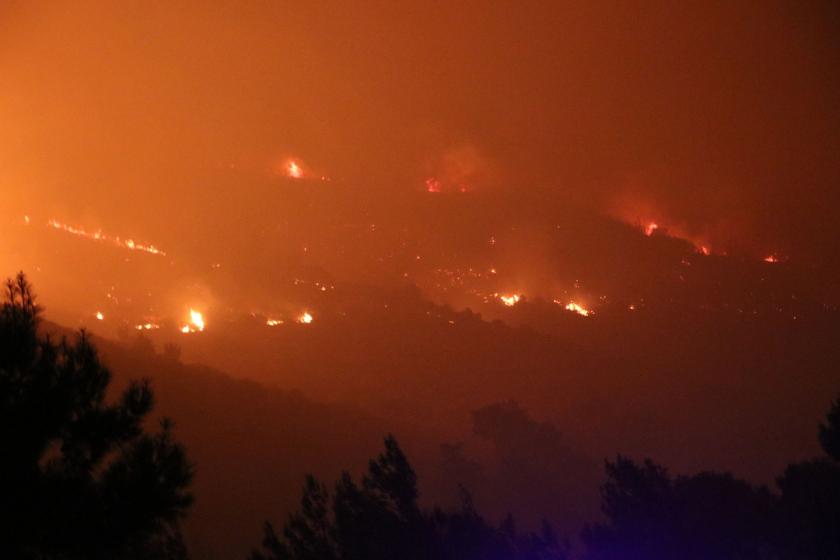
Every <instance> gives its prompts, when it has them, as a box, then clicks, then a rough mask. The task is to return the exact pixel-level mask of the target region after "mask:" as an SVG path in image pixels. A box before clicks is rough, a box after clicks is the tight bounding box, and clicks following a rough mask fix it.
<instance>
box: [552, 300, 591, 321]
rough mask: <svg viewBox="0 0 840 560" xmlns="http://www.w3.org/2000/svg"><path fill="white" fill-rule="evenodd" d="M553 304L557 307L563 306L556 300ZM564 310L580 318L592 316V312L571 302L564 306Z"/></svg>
mask: <svg viewBox="0 0 840 560" xmlns="http://www.w3.org/2000/svg"><path fill="white" fill-rule="evenodd" d="M554 303H556V304H557V305H563V302H561V301H560V300H557V299H555V300H554ZM564 309H566V310H567V311H573V312H575V313H577V314H578V315H580V316H581V317H589V316H590V315H593V312H592V311H591V310H589V309H587V308H585V307H583V306H582V305H580V304H579V303H575V302H573V301H570V302H569V303H567V304H566V305H565V307H564Z"/></svg>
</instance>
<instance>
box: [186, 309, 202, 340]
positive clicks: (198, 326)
mask: <svg viewBox="0 0 840 560" xmlns="http://www.w3.org/2000/svg"><path fill="white" fill-rule="evenodd" d="M203 330H204V315H202V314H201V312H199V311H196V310H195V309H190V322H189V323H188V324H186V325H184V326H183V327H181V332H182V333H184V334H187V333H194V332H201V331H203Z"/></svg>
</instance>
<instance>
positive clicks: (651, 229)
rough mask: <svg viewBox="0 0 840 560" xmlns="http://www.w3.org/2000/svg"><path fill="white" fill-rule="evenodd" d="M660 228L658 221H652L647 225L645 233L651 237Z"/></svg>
mask: <svg viewBox="0 0 840 560" xmlns="http://www.w3.org/2000/svg"><path fill="white" fill-rule="evenodd" d="M658 229H659V224H657V223H656V222H650V223H649V224H648V225H646V226H645V235H647V236H648V237H650V236H651V235H653V232H655V231H656V230H658Z"/></svg>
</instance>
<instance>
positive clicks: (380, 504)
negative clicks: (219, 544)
mask: <svg viewBox="0 0 840 560" xmlns="http://www.w3.org/2000/svg"><path fill="white" fill-rule="evenodd" d="M565 558H566V546H565V543H561V542H559V541H558V539H557V538H556V537H555V535H554V533H553V531H552V530H551V529H550V528H549V527H548V526H546V527H544V528H543V531H542V532H541V533H540V534H539V535H537V534H531V533H529V534H520V533H518V532H517V531H516V528H515V526H514V524H513V521H512V520H510V519H508V520H506V522H505V523H503V524H502V526H501V527H494V526H492V525H490V524H489V523H487V522H486V521H485V520H484V519H483V518H482V517H481V516H480V515H479V514H478V513H477V512H476V511H475V510H474V508H473V507H472V505H471V503H470V501H469V499H468V498H465V499H464V501H463V506H462V508H461V509H460V510H458V511H454V512H446V511H443V510H440V509H435V510H433V511H424V510H422V509H421V508H420V506H419V505H418V502H417V480H416V476H415V474H414V471H413V469H412V468H411V465H410V464H409V462H408V460H407V459H406V457H405V455H404V454H403V452H402V450H401V449H400V447H399V445H397V442H396V440H395V439H394V438H393V437H390V436H389V437H388V438H386V439H385V452H384V453H382V454H381V455H380V456H379V457H378V458H377V459H376V460H373V461H371V462H370V465H369V467H368V472H367V474H366V475H365V476H364V477H363V478H362V481H361V484H357V483H356V482H355V481H354V480H353V479H352V478H351V477H350V475H349V474H347V473H345V474H344V475H342V477H341V478H340V479H339V480H338V482H337V483H336V484H335V488H334V490H333V492H332V493H330V492H329V491H328V490H327V488H326V486H324V485H323V484H322V483H320V482H318V481H317V480H315V479H314V478H313V477H308V478H307V479H306V484H305V486H304V491H303V499H302V500H301V508H300V511H298V512H296V513H293V514H292V515H290V516H289V519H288V521H287V522H286V525H285V527H284V529H283V532H282V535H278V534H277V532H276V531H275V529H274V528H273V526H272V525H271V524H270V523H267V524H266V527H265V537H264V539H263V546H262V550H260V551H254V552H253V553H252V555H251V560H433V559H435V560H437V559H442V560H562V559H565Z"/></svg>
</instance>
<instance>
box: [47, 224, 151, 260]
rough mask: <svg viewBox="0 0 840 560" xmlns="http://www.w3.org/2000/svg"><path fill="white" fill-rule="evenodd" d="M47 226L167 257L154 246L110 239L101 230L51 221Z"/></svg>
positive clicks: (114, 238) (128, 240) (116, 238)
mask: <svg viewBox="0 0 840 560" xmlns="http://www.w3.org/2000/svg"><path fill="white" fill-rule="evenodd" d="M47 225H48V226H50V227H52V228H54V229H57V230H60V231H64V232H66V233H69V234H72V235H75V236H77V237H83V238H85V239H90V240H92V241H104V242H107V243H111V244H112V245H116V246H117V247H121V248H123V249H129V250H131V251H143V252H145V253H151V254H152V255H160V256H166V253H164V252H163V251H161V250H160V249H158V248H157V247H155V246H154V245H146V244H143V243H137V242H136V241H134V240H133V239H130V238H129V239H121V238H119V237H109V236H107V235H105V234H104V233H102V231H101V230H97V231H94V232H90V231H86V230H85V229H84V228H80V227H74V226H71V225H67V224H64V223H61V222H59V221H58V220H52V219H51V220H50V221H49V222H47Z"/></svg>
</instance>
